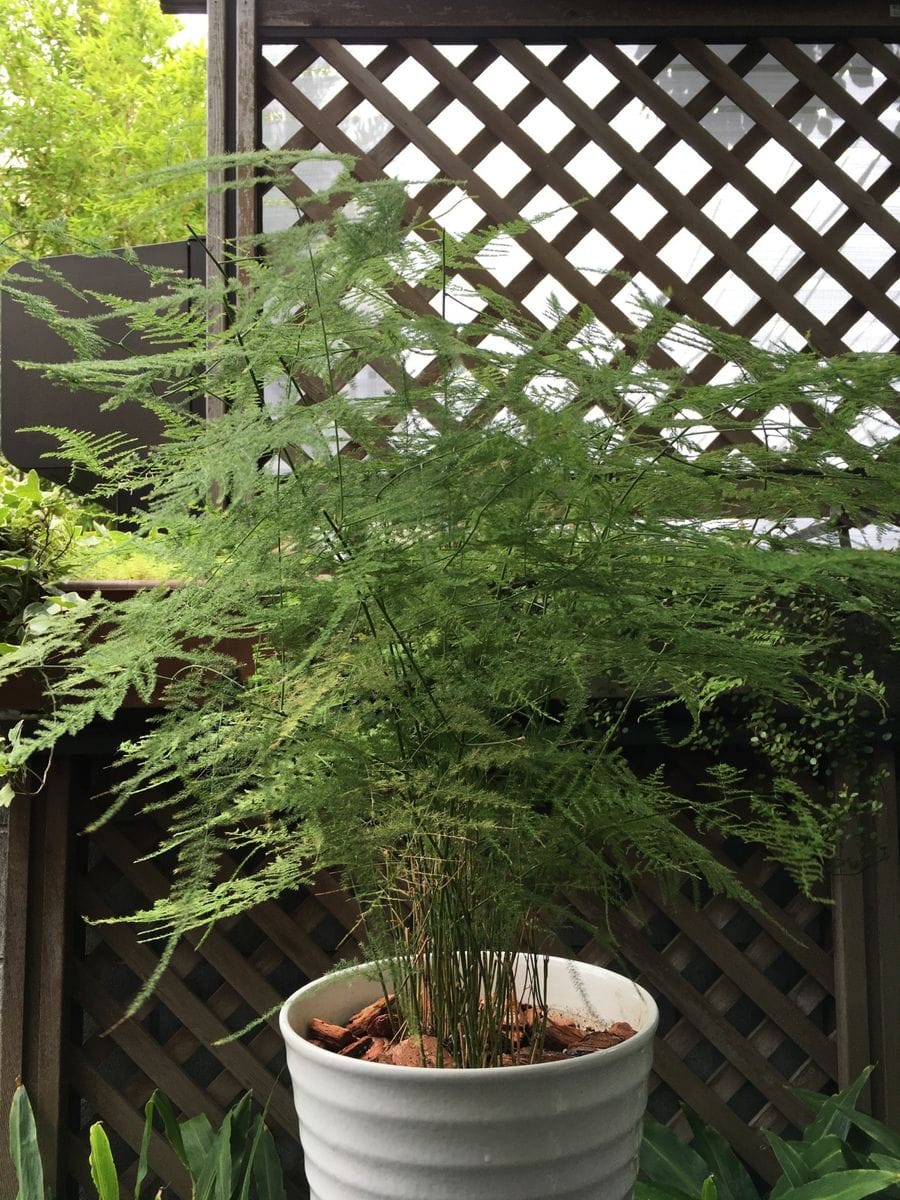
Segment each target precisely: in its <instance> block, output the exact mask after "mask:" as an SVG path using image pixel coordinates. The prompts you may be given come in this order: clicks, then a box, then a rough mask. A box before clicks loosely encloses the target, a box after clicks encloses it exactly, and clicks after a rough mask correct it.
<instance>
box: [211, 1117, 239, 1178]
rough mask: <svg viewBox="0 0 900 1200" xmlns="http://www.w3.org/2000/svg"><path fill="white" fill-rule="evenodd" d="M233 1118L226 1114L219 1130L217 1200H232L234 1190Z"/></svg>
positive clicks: (217, 1143)
mask: <svg viewBox="0 0 900 1200" xmlns="http://www.w3.org/2000/svg"><path fill="white" fill-rule="evenodd" d="M231 1116H232V1114H231V1113H230V1112H229V1113H226V1115H225V1120H224V1121H223V1122H222V1128H221V1129H220V1130H219V1137H218V1140H217V1141H216V1154H215V1159H214V1162H215V1176H214V1183H215V1186H214V1188H213V1195H214V1196H215V1200H231V1194H232V1191H233V1189H234V1185H233V1183H232V1173H233V1169H232V1161H231Z"/></svg>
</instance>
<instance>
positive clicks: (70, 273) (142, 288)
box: [0, 242, 202, 511]
mask: <svg viewBox="0 0 900 1200" xmlns="http://www.w3.org/2000/svg"><path fill="white" fill-rule="evenodd" d="M191 245H192V244H191V242H166V243H161V244H159V245H154V246H140V247H137V249H136V251H135V254H136V255H137V259H138V262H139V263H140V264H142V265H143V266H147V267H163V268H167V269H169V270H175V271H181V272H185V273H197V272H198V266H199V259H200V258H201V257H202V255H201V254H200V253H198V248H197V247H194V248H193V252H192V249H191ZM44 267H46V268H49V270H50V271H52V272H56V273H57V274H58V275H60V276H62V277H63V279H65V280H67V281H68V282H70V283H71V284H72V285H73V287H74V288H76V289H78V291H91V292H95V293H106V294H109V295H115V296H121V297H124V298H127V299H135V300H140V299H145V298H147V297H149V296H150V295H151V286H152V285H151V280H150V278H149V276H148V275H147V274H146V273H145V271H144V270H142V269H141V266H140V265H138V264H136V263H135V262H133V261H130V260H129V259H128V258H126V257H124V256H120V255H118V254H115V253H114V254H110V255H106V256H100V257H96V256H85V255H78V254H69V255H62V256H60V257H56V258H47V259H43V260H41V262H40V263H36V264H31V263H20V264H18V265H17V266H15V267H13V268H12V271H11V274H12V275H14V276H15V277H16V278H17V280H23V281H26V282H24V283H21V282H17V284H16V286H17V287H21V288H26V287H27V288H30V287H32V286H33V290H34V291H35V293H37V294H38V295H42V296H46V297H47V299H49V300H51V301H52V302H53V303H54V304H56V305H58V306H59V307H60V308H61V309H62V310H63V311H65V312H66V313H68V314H70V315H72V316H82V315H84V316H86V315H88V314H95V313H100V312H103V311H104V306H103V304H102V302H101V301H99V300H96V299H88V300H82V299H79V298H78V297H77V296H75V295H73V294H72V293H71V292H69V291H68V290H67V289H66V288H65V286H64V285H63V284H62V283H60V282H54V281H52V280H51V278H49V277H48V275H47V274H46V273H45V272H44V271H43V270H42V268H44ZM199 269H200V270H202V267H200V268H199ZM27 281H33V284H32V283H30V282H27ZM0 301H2V302H0V448H2V452H3V454H4V455H5V456H6V458H7V459H8V460H9V461H10V462H11V463H12V464H13V465H14V466H16V467H20V468H21V469H22V470H30V469H31V468H34V469H35V470H36V471H38V472H39V473H40V474H41V475H42V476H44V477H45V478H46V479H49V480H51V481H52V482H59V483H63V482H65V483H68V484H70V486H72V487H74V488H75V489H76V490H78V491H86V490H87V489H88V488H89V487H90V485H91V480H90V478H89V477H87V476H86V475H85V474H76V475H75V477H74V478H70V469H69V467H68V466H67V465H66V464H65V463H62V462H59V461H55V460H53V459H52V458H49V457H45V456H46V455H48V454H52V452H53V450H54V445H55V444H54V442H53V439H52V438H51V437H49V436H48V435H46V434H42V433H34V432H30V427H31V426H35V425H56V426H65V427H67V428H73V429H83V430H88V431H90V432H92V433H97V434H102V433H111V432H114V431H117V430H120V431H122V432H125V433H127V434H130V435H131V436H132V437H134V438H135V439H137V441H138V442H139V443H140V444H141V445H152V444H154V443H155V442H157V441H158V440H159V436H160V427H159V424H158V422H157V420H156V419H155V418H154V417H153V415H152V414H151V413H149V412H148V411H147V410H146V409H144V408H141V407H140V406H139V405H137V404H125V405H123V406H122V407H120V408H117V409H115V410H114V411H112V412H108V411H103V409H102V407H101V406H102V403H103V398H102V397H101V396H98V395H96V394H92V393H90V392H83V391H78V392H76V391H71V390H70V389H68V388H66V387H63V386H62V385H59V384H54V383H52V382H50V381H49V380H47V379H45V378H44V377H43V376H42V375H41V373H40V371H38V370H33V369H25V368H23V367H21V366H20V365H19V362H22V361H25V362H46V363H52V362H61V361H64V360H67V359H70V358H71V357H72V353H71V350H70V349H69V347H68V346H67V345H66V344H65V342H63V341H62V339H60V338H59V337H57V336H56V335H55V334H53V333H51V332H50V331H49V330H48V329H47V328H46V326H44V325H42V323H41V322H40V321H39V320H37V319H36V318H35V317H33V316H31V315H30V314H29V313H28V312H27V311H26V310H25V308H24V307H23V305H22V304H21V303H19V302H18V301H16V300H14V299H13V298H11V297H10V296H3V297H2V298H0ZM104 331H105V332H106V333H108V335H109V337H110V338H111V339H112V340H114V341H115V340H118V339H121V345H120V346H116V347H115V348H114V349H111V350H110V354H111V355H112V354H116V355H119V356H121V357H125V356H126V355H129V354H134V353H136V352H137V353H140V351H141V348H142V344H141V342H140V341H139V340H137V339H136V338H135V336H134V335H133V334H129V335H127V336H126V329H125V326H124V324H123V323H122V322H118V321H111V322H110V323H109V325H108V326H106V327H105V330H104ZM151 351H155V352H158V351H159V347H158V346H155V347H150V346H148V347H147V352H148V353H149V352H151ZM133 501H134V498H133V497H126V496H120V497H119V499H118V503H117V504H116V506H115V507H116V508H117V509H118V510H119V511H126V510H127V509H128V508H129V507H130V506H131V504H133Z"/></svg>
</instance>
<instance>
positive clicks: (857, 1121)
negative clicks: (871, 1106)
mask: <svg viewBox="0 0 900 1200" xmlns="http://www.w3.org/2000/svg"><path fill="white" fill-rule="evenodd" d="M847 1116H848V1117H849V1119H850V1121H852V1123H853V1124H854V1125H855V1126H856V1128H857V1129H859V1130H861V1131H862V1132H863V1133H864V1134H865V1135H866V1137H869V1138H871V1139H872V1141H873V1142H874V1143H875V1144H876V1145H877V1146H881V1148H882V1149H883V1150H887V1152H888V1154H890V1155H891V1157H892V1158H900V1134H898V1133H895V1132H894V1131H893V1129H888V1127H887V1126H886V1125H882V1123H881V1122H880V1121H876V1120H875V1118H874V1117H870V1116H869V1114H868V1113H861V1112H856V1110H855V1109H854V1110H853V1112H850V1113H848V1114H847Z"/></svg>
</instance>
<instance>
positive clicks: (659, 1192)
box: [260, 1179, 699, 1200]
mask: <svg viewBox="0 0 900 1200" xmlns="http://www.w3.org/2000/svg"><path fill="white" fill-rule="evenodd" d="M698 1195H699V1193H697V1192H691V1193H690V1195H689V1194H688V1193H687V1192H680V1191H679V1190H678V1189H677V1188H670V1187H663V1186H662V1185H661V1184H659V1183H646V1182H645V1181H644V1180H643V1179H639V1180H638V1182H637V1183H636V1184H635V1185H634V1200H694V1198H695V1197H697V1196H698ZM260 1200H262V1197H260Z"/></svg>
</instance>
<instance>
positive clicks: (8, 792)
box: [0, 780, 16, 808]
mask: <svg viewBox="0 0 900 1200" xmlns="http://www.w3.org/2000/svg"><path fill="white" fill-rule="evenodd" d="M15 798H16V789H15V788H14V787H13V785H12V784H11V783H10V782H9V781H8V780H7V782H6V783H4V785H3V787H0V808H9V806H10V804H12V802H13V800H15Z"/></svg>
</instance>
